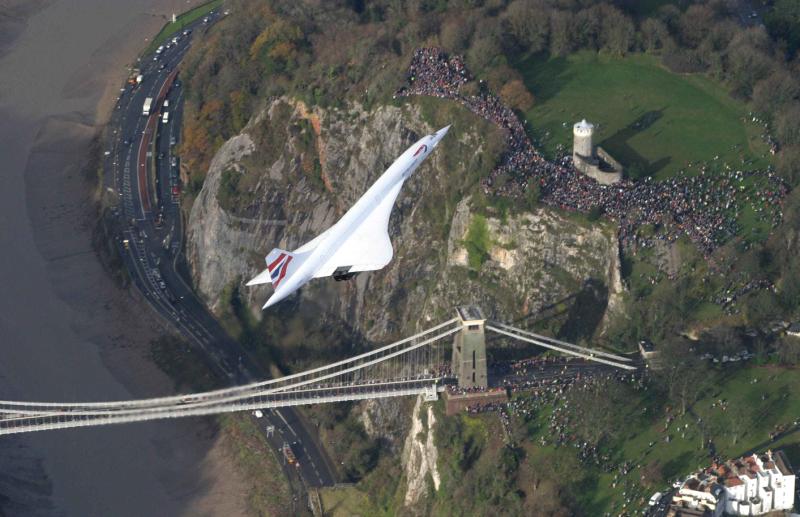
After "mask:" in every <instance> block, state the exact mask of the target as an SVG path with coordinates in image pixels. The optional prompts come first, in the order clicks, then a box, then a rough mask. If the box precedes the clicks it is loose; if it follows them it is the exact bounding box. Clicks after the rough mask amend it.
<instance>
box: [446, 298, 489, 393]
mask: <svg viewBox="0 0 800 517" xmlns="http://www.w3.org/2000/svg"><path fill="white" fill-rule="evenodd" d="M456 312H457V313H458V318H459V319H460V320H461V324H462V325H463V327H462V329H461V331H460V332H457V333H456V334H455V338H454V339H453V373H454V374H456V375H457V376H458V386H459V387H461V388H487V387H488V386H489V379H488V376H487V373H486V335H485V334H484V323H485V322H486V318H484V316H483V312H482V311H481V309H480V307H477V306H475V305H464V306H461V307H458V308H456Z"/></svg>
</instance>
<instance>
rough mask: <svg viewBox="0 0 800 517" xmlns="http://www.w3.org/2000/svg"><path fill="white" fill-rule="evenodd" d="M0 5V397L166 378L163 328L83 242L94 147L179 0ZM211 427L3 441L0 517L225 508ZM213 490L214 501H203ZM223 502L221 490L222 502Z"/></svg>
mask: <svg viewBox="0 0 800 517" xmlns="http://www.w3.org/2000/svg"><path fill="white" fill-rule="evenodd" d="M14 4H15V2H14V1H13V0H12V1H11V2H10V3H7V4H4V5H2V6H0V15H2V14H8V13H12V14H13V15H14V18H13V19H12V18H11V17H10V16H6V17H5V18H3V17H0V23H3V25H2V26H3V27H12V28H13V30H9V31H3V40H2V41H0V156H2V158H3V160H2V164H0V182H2V188H0V249H2V250H3V259H2V261H0V284H1V285H3V286H4V288H3V289H2V290H0V394H1V395H0V397H1V398H3V399H26V400H61V401H71V400H88V399H96V400H112V399H124V398H129V397H141V396H150V395H160V394H165V393H170V392H171V391H172V383H171V381H170V380H169V379H167V378H166V376H165V375H164V374H163V373H162V372H160V371H159V370H158V369H157V368H156V367H155V365H154V364H153V363H152V362H151V361H150V359H149V344H150V341H151V340H152V339H153V338H155V337H157V336H158V335H159V334H160V333H163V332H165V331H166V329H163V328H162V327H161V326H160V322H159V321H158V320H157V318H156V316H155V315H154V314H153V313H152V312H151V311H150V310H149V309H148V308H147V306H146V305H145V304H144V302H143V301H142V300H140V299H139V297H138V296H137V295H136V293H133V292H128V291H122V290H120V289H118V288H117V287H116V286H115V285H114V283H113V282H112V280H111V278H110V276H109V274H108V272H107V271H105V270H104V269H103V267H102V265H101V263H100V261H99V259H98V257H97V255H96V254H95V252H94V250H93V249H92V244H91V239H92V231H93V229H94V226H95V221H96V212H95V209H94V203H93V199H92V192H93V190H94V187H95V185H94V184H93V183H92V181H91V179H90V178H91V175H87V174H86V171H85V167H86V162H87V158H88V152H89V147H90V143H91V141H92V138H93V137H94V136H95V135H96V134H97V132H98V131H99V130H100V128H101V126H100V124H102V122H103V121H104V120H105V119H106V118H107V115H108V113H109V110H110V109H113V101H114V99H115V97H116V91H117V89H118V88H119V85H120V83H121V81H122V79H123V78H124V76H125V64H127V63H130V62H132V61H133V60H134V59H135V56H136V54H137V52H138V51H139V49H140V48H142V47H143V46H144V45H146V41H145V38H146V37H148V36H152V35H154V34H155V33H156V32H157V31H158V29H159V28H160V26H161V25H162V24H163V23H164V21H165V19H166V16H168V15H169V14H170V13H171V12H172V10H173V9H175V10H185V9H186V8H187V7H188V5H187V3H186V2H185V1H175V0H161V1H157V0H136V1H130V0H82V1H81V2H70V1H67V0H44V1H41V2H35V3H34V4H35V5H34V4H29V5H28V8H26V9H23V8H20V7H19V5H22V4H23V3H22V2H20V3H18V5H16V6H15V5H14ZM9 20H11V21H9ZM217 438H218V437H217V436H216V431H215V428H214V426H213V425H211V424H210V423H209V422H208V421H204V420H201V419H189V420H182V421H175V422H161V423H145V424H132V425H124V426H112V427H107V428H99V429H82V430H67V431H53V432H43V433H38V434H32V435H26V436H20V437H12V438H2V439H0V515H80V516H84V515H132V516H141V515H181V514H184V515H198V514H200V515H203V514H207V515H222V514H224V515H231V514H236V513H239V511H240V509H241V508H242V505H241V504H239V501H240V498H241V494H242V490H241V486H240V485H241V484H240V483H239V480H238V478H237V476H236V474H235V473H234V472H233V470H232V468H231V467H230V466H229V465H228V462H226V461H225V458H224V455H222V454H219V453H218V451H215V444H216V443H217ZM209 493H214V494H217V495H218V497H215V498H213V499H212V498H209V497H208V494H209ZM226 494H229V495H226Z"/></svg>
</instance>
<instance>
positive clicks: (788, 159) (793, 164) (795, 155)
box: [776, 145, 800, 186]
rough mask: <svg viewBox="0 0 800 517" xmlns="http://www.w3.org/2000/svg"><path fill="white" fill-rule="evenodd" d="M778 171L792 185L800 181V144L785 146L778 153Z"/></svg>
mask: <svg viewBox="0 0 800 517" xmlns="http://www.w3.org/2000/svg"><path fill="white" fill-rule="evenodd" d="M776 168H777V171H778V174H780V175H781V176H782V177H783V179H785V180H786V181H787V182H788V183H789V184H790V185H792V186H796V185H797V184H798V183H800V145H792V146H788V147H784V148H783V149H781V152H780V153H778V164H777V167H776Z"/></svg>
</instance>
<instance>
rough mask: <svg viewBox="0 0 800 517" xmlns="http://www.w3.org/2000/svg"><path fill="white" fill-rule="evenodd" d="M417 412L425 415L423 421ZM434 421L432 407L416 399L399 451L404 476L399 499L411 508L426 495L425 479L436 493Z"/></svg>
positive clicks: (419, 398) (437, 487)
mask: <svg viewBox="0 0 800 517" xmlns="http://www.w3.org/2000/svg"><path fill="white" fill-rule="evenodd" d="M420 411H424V412H425V416H426V418H425V420H426V422H423V421H422V418H420ZM435 427H436V418H435V416H434V414H433V406H431V405H430V404H425V406H424V407H423V406H422V396H419V397H417V403H416V405H415V406H414V411H413V413H412V415H411V430H410V431H409V432H408V436H407V437H406V443H405V447H404V449H403V456H402V461H403V468H404V469H405V474H406V476H405V477H406V495H405V498H404V499H403V503H404V505H405V506H411V507H413V506H415V505H417V504H418V503H419V502H420V499H421V498H422V497H423V496H424V495H425V494H426V491H427V487H428V479H430V480H431V482H432V484H433V489H434V490H439V485H440V484H441V482H442V480H441V477H440V476H439V468H438V466H437V463H436V462H437V461H438V459H439V452H438V450H437V449H436V445H434V441H433V440H434V432H435V431H434V428H435Z"/></svg>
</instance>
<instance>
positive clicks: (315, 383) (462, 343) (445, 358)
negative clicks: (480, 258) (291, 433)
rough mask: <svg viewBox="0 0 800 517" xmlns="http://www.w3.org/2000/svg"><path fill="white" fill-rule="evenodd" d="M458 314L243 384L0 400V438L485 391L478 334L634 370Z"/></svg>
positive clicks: (626, 363)
mask: <svg viewBox="0 0 800 517" xmlns="http://www.w3.org/2000/svg"><path fill="white" fill-rule="evenodd" d="M457 314H458V316H457V317H455V318H453V319H451V320H448V321H445V322H443V323H440V324H438V325H435V326H433V327H430V328H428V329H426V330H423V331H422V332H419V333H417V334H414V335H413V336H409V337H406V338H404V339H401V340H399V341H396V342H394V343H391V344H388V345H386V346H383V347H380V348H377V349H375V350H371V351H369V352H365V353H363V354H360V355H357V356H355V357H350V358H348V359H344V360H342V361H338V362H335V363H331V364H328V365H325V366H321V367H318V368H313V369H310V370H307V371H304V372H300V373H296V374H292V375H287V376H285V377H281V378H277V379H269V380H264V381H260V382H256V383H252V384H247V385H242V386H236V387H231V388H225V389H219V390H214V391H207V392H203V393H194V394H188V395H175V396H169V397H159V398H150V399H141V400H126V401H109V402H72V403H64V402H22V401H0V435H5V434H15V433H28V432H34V431H44V430H50V429H65V428H72V427H85V426H99V425H109V424H121V423H127V422H142V421H146V420H157V419H166V418H179V417H187V416H200V415H211V414H219V413H230V412H235V411H248V410H256V409H267V408H278V407H285V406H297V405H305V404H323V403H330V402H342V401H355V400H363V399H377V398H386V397H401V396H411V395H423V396H424V397H425V399H426V400H436V399H437V398H438V393H439V392H441V391H443V390H444V389H445V386H447V385H448V384H457V385H458V386H460V387H466V388H474V387H484V388H485V387H487V383H488V379H487V368H486V350H485V331H489V332H494V333H496V334H499V335H502V336H505V337H508V338H511V339H516V340H519V341H523V342H526V343H530V344H534V345H538V346H541V347H544V348H547V349H550V350H554V351H557V352H559V353H561V354H566V355H571V356H576V357H581V358H584V359H587V360H590V361H594V362H597V363H601V364H604V365H607V366H612V367H615V368H620V369H623V370H635V369H636V366H634V365H633V364H632V363H631V360H630V359H629V358H626V357H623V356H619V355H615V354H611V353H608V352H602V351H598V350H593V349H589V348H584V347H580V346H577V345H574V344H571V343H567V342H565V341H561V340H557V339H553V338H549V337H546V336H542V335H539V334H535V333H533V332H530V331H527V330H522V329H518V328H516V327H513V326H511V325H507V324H504V323H499V322H487V321H486V320H485V319H484V318H483V314H482V312H481V311H480V309H479V308H477V307H474V306H468V307H459V308H458V309H457ZM447 338H451V340H449V341H448V340H447Z"/></svg>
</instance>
